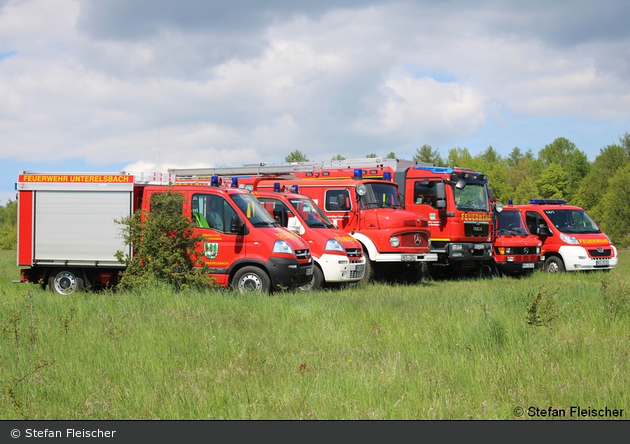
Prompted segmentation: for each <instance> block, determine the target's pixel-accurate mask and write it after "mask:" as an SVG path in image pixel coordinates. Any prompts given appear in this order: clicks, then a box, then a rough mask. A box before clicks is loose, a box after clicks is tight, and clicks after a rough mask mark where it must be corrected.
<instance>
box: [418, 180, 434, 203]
mask: <svg viewBox="0 0 630 444" xmlns="http://www.w3.org/2000/svg"><path fill="white" fill-rule="evenodd" d="M435 184H436V182H429V183H428V184H426V185H423V184H422V182H420V181H416V182H414V184H413V203H414V204H415V205H422V204H425V205H431V206H432V207H433V208H437V207H436V205H437V196H436V195H435Z"/></svg>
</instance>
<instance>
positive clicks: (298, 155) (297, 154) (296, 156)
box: [284, 150, 308, 162]
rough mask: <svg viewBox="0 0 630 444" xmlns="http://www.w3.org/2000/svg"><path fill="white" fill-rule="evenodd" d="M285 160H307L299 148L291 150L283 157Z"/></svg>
mask: <svg viewBox="0 0 630 444" xmlns="http://www.w3.org/2000/svg"><path fill="white" fill-rule="evenodd" d="M284 161H285V162H308V158H307V157H306V155H305V154H304V153H302V152H301V151H299V150H295V151H291V153H289V155H288V156H287V157H285V158H284Z"/></svg>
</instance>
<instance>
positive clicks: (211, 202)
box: [191, 194, 236, 233]
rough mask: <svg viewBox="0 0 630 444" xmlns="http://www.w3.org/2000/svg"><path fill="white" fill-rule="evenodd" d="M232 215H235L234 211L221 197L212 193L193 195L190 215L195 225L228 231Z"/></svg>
mask: <svg viewBox="0 0 630 444" xmlns="http://www.w3.org/2000/svg"><path fill="white" fill-rule="evenodd" d="M232 216H236V211H234V209H233V208H232V207H231V206H230V204H228V202H227V201H226V200H225V199H224V198H223V197H221V196H216V195H214V194H194V195H193V198H192V214H191V217H192V221H193V222H194V223H195V225H196V226H197V227H199V228H210V229H214V230H218V231H221V232H223V233H229V232H230V222H231V220H232Z"/></svg>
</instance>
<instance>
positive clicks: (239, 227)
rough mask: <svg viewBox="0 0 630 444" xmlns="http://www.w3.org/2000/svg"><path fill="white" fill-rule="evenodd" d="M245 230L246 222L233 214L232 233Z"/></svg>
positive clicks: (231, 221)
mask: <svg viewBox="0 0 630 444" xmlns="http://www.w3.org/2000/svg"><path fill="white" fill-rule="evenodd" d="M243 231H245V223H243V221H242V220H241V218H240V217H238V216H232V219H230V233H242V232H243Z"/></svg>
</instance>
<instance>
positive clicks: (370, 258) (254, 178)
mask: <svg viewBox="0 0 630 444" xmlns="http://www.w3.org/2000/svg"><path fill="white" fill-rule="evenodd" d="M309 170H310V171H309ZM169 172H171V173H175V174H177V176H178V180H181V179H185V180H191V179H193V180H194V179H202V180H203V179H204V178H205V179H207V178H209V177H211V176H212V175H218V176H230V177H233V176H235V175H238V181H239V184H240V186H244V187H246V188H252V189H253V188H256V189H257V190H259V191H261V190H273V186H274V183H275V182H281V183H282V185H285V186H293V185H298V186H299V191H300V193H301V194H304V195H307V196H309V197H310V198H311V199H313V201H314V202H315V204H317V205H318V206H319V207H320V208H321V209H322V210H323V212H324V213H325V214H326V216H327V217H328V218H329V219H330V220H331V221H332V222H333V223H334V224H335V225H336V226H337V227H338V228H339V229H341V230H344V231H347V232H349V233H350V234H351V235H352V236H353V237H354V238H355V239H356V240H358V241H359V242H360V243H361V246H362V249H363V252H364V254H365V255H366V256H367V258H366V269H365V275H364V277H363V279H362V280H361V283H365V282H368V281H370V280H371V279H373V278H374V277H375V275H379V274H380V276H382V277H388V278H391V279H394V280H400V281H404V282H415V281H418V280H419V279H420V278H421V267H420V266H421V264H422V263H425V262H427V261H435V260H437V255H435V254H432V253H431V252H430V238H429V229H428V226H427V220H426V219H425V218H424V217H422V216H419V215H416V214H413V213H410V212H408V211H404V210H403V209H402V206H401V203H400V201H399V200H398V187H397V185H396V184H395V183H393V182H392V181H389V180H383V179H366V178H363V177H362V176H361V171H360V170H359V171H357V175H355V176H353V177H352V178H340V179H328V180H320V178H318V177H315V176H314V175H313V174H311V175H308V174H305V175H303V176H302V177H303V178H296V176H298V175H300V173H307V172H310V173H313V172H314V169H313V167H312V166H311V165H302V164H300V165H288V164H283V165H279V166H278V165H254V166H248V165H245V166H242V167H235V168H201V169H173V170H169ZM322 178H326V176H325V175H324V176H322Z"/></svg>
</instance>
